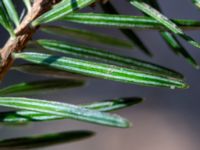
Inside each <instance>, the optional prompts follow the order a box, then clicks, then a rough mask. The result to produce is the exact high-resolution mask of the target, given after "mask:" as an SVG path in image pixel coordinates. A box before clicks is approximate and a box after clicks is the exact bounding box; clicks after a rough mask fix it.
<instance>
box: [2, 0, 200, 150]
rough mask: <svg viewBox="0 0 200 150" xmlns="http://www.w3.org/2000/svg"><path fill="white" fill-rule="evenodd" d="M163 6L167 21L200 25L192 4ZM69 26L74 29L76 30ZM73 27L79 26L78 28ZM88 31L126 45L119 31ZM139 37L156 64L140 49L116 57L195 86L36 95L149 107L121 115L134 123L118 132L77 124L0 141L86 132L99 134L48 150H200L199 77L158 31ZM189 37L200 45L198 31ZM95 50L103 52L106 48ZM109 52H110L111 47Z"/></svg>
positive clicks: (126, 8) (95, 84) (43, 127)
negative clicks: (167, 71)
mask: <svg viewBox="0 0 200 150" xmlns="http://www.w3.org/2000/svg"><path fill="white" fill-rule="evenodd" d="M113 2H115V6H116V7H117V8H118V10H119V11H120V12H121V13H124V14H137V15H138V14H140V13H139V12H138V11H137V10H136V9H134V8H133V7H132V6H131V5H129V4H128V3H127V2H124V1H122V0H113ZM159 2H160V5H161V7H162V9H163V11H164V13H165V15H167V16H168V17H169V18H182V19H183V18H185V19H197V20H199V19H200V11H198V10H197V8H195V7H194V6H193V5H192V3H191V1H190V0H176V1H174V0H168V1H161V0H160V1H159ZM17 4H18V3H17ZM18 5H19V4H18ZM18 7H20V6H18ZM85 11H91V9H86V10H85ZM95 11H96V12H100V11H101V10H100V8H99V7H98V6H97V7H96V8H95ZM68 25H69V26H72V25H73V24H68ZM73 26H78V25H76V24H75V25H73ZM84 28H87V29H90V30H95V31H100V32H105V33H107V34H110V35H113V36H117V37H119V38H124V39H126V38H125V37H124V36H123V35H122V34H121V33H120V32H119V31H118V30H117V29H111V28H109V29H106V28H95V27H88V26H84ZM137 33H138V35H139V36H140V37H141V39H142V40H143V41H144V43H145V44H146V45H147V46H148V47H149V49H150V50H151V51H152V52H153V53H154V58H152V59H151V58H148V57H146V56H144V55H143V54H142V53H141V52H140V51H139V50H138V49H137V48H135V49H133V50H126V49H119V48H112V51H116V52H118V53H120V54H125V55H129V56H131V55H132V56H134V57H137V58H142V59H144V60H149V61H151V62H155V63H157V64H160V65H163V66H166V67H169V68H173V69H175V70H177V71H179V72H181V73H183V74H184V75H185V78H186V81H187V82H188V83H189V84H190V85H191V87H190V89H187V90H169V89H162V88H161V89H160V88H150V87H143V86H137V85H127V84H121V83H116V82H112V81H105V80H95V79H92V80H90V81H88V84H87V86H85V87H82V88H78V89H77V88H76V89H67V90H62V91H60V92H54V93H43V94H42V95H33V96H32V97H35V98H38V97H39V98H45V99H50V100H57V101H63V102H69V103H74V104H80V103H87V102H92V101H97V100H104V99H111V98H116V97H127V96H128V97H129V96H140V97H144V98H145V102H144V103H143V104H140V105H137V106H135V107H131V108H128V109H125V110H122V111H120V112H119V114H120V115H122V116H124V117H126V118H128V119H129V120H131V121H132V122H133V127H132V128H130V129H114V128H109V127H102V126H98V125H92V124H88V123H81V122H77V121H71V120H63V121H54V122H45V123H34V124H31V125H28V126H23V127H13V126H2V125H1V126H0V133H1V134H0V138H10V137H17V136H27V135H32V134H41V133H51V132H59V131H68V130H80V129H84V130H91V131H94V132H96V136H94V137H92V138H91V139H87V140H84V141H80V142H77V143H71V144H63V145H60V146H56V147H52V148H46V149H48V150H49V149H52V150H55V149H58V150H64V149H68V150H79V149H82V150H84V149H85V150H90V149H91V150H94V149H95V150H109V149H115V150H121V149H123V150H130V149H131V150H132V149H135V150H161V149H162V150H169V149H170V150H188V149H190V150H198V149H199V146H200V144H199V139H200V134H199V129H200V128H199V126H200V121H199V114H200V109H199V105H200V102H199V96H200V92H199V87H200V85H199V84H200V78H199V76H200V72H199V71H198V70H195V69H193V68H192V67H191V66H190V65H188V64H187V63H186V62H185V61H184V59H183V58H181V57H177V56H175V55H174V54H173V53H172V52H171V51H170V49H169V48H168V47H167V45H166V44H165V42H164V41H163V40H162V39H161V38H160V36H159V33H158V32H157V31H143V30H138V31H137ZM187 33H188V34H189V35H191V36H192V37H194V38H195V39H196V40H198V41H200V36H199V31H190V32H187ZM45 36H46V35H45V34H39V33H38V34H37V35H36V36H35V38H38V37H45ZM6 40H7V33H6V32H5V31H4V30H2V28H0V46H2V45H3V43H4V42H5V41H6ZM66 40H68V38H66ZM72 42H74V41H72ZM182 43H183V45H184V46H185V47H186V48H187V49H188V51H189V52H190V53H191V54H192V55H193V56H194V57H195V58H196V59H197V61H198V62H199V63H200V61H199V60H200V59H199V58H200V50H199V49H196V48H193V47H192V46H190V45H188V44H187V43H186V42H184V41H182ZM86 44H88V43H86ZM96 47H101V48H102V46H96ZM106 49H108V47H107V48H106ZM38 78H39V77H36V76H29V75H26V74H22V73H19V72H14V71H11V72H10V73H9V75H8V76H7V77H6V79H5V80H4V81H3V83H2V85H1V86H6V85H9V84H12V83H18V82H20V81H24V80H26V81H28V80H37V79H38ZM1 110H2V109H1Z"/></svg>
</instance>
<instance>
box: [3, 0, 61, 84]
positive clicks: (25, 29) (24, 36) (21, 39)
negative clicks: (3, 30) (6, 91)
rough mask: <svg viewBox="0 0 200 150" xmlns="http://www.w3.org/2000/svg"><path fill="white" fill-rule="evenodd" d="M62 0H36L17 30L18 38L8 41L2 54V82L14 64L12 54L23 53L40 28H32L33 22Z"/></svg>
mask: <svg viewBox="0 0 200 150" xmlns="http://www.w3.org/2000/svg"><path fill="white" fill-rule="evenodd" d="M59 1H60V0H35V1H34V3H33V6H32V9H31V11H30V12H29V13H28V14H27V15H26V16H25V17H24V19H23V21H22V22H21V24H20V26H19V27H18V28H17V29H16V30H15V33H16V37H15V38H14V39H13V38H10V39H8V41H7V42H6V44H5V45H4V47H3V48H2V50H1V52H0V56H1V65H0V80H2V79H3V77H4V76H5V74H6V73H7V71H8V70H9V68H10V67H11V66H12V64H13V59H12V57H11V54H12V53H13V52H20V51H22V50H23V49H24V48H25V46H26V44H27V43H28V41H29V40H31V38H32V36H33V34H34V33H35V32H36V30H37V28H38V27H31V22H32V21H33V20H34V19H36V18H37V17H38V16H40V15H42V14H43V13H45V12H47V11H48V10H50V9H51V7H52V6H53V5H54V4H56V3H58V2H59Z"/></svg>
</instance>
